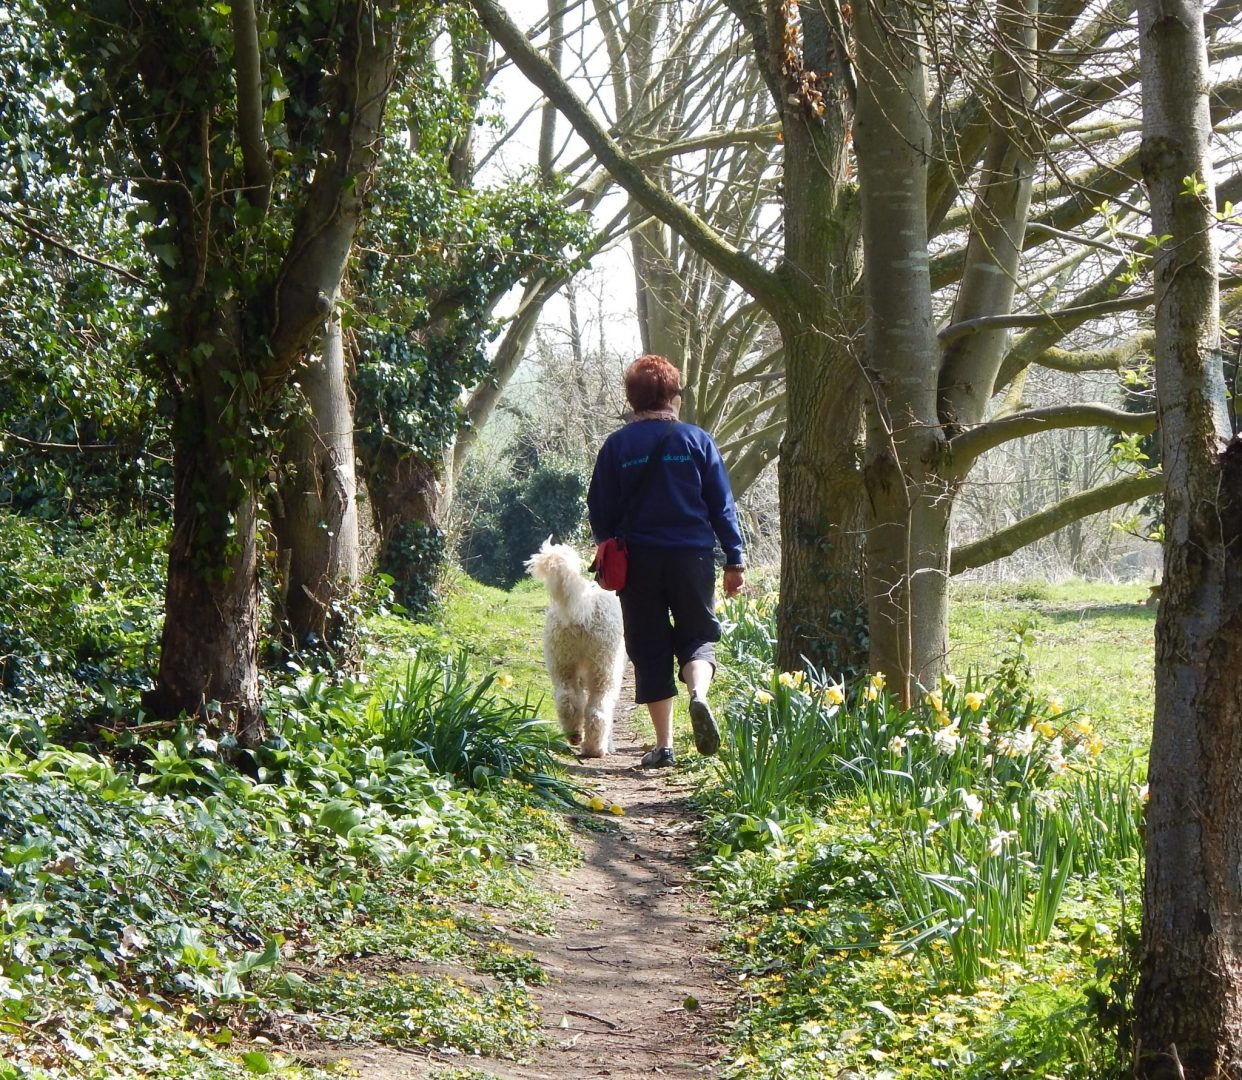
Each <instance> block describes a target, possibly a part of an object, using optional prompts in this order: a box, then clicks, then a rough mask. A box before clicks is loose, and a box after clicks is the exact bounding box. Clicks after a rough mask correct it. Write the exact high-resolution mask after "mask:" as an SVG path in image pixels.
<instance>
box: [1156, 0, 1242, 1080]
mask: <svg viewBox="0 0 1242 1080" xmlns="http://www.w3.org/2000/svg"><path fill="white" fill-rule="evenodd" d="M1138 11H1139V45H1140V50H1141V57H1142V69H1143V145H1142V162H1143V175H1144V180H1145V181H1146V184H1147V187H1148V190H1149V192H1150V195H1151V205H1152V226H1153V232H1154V234H1155V235H1156V236H1167V237H1169V239H1168V240H1167V241H1166V242H1165V243H1163V244H1161V245H1160V247H1159V248H1158V250H1157V251H1156V253H1155V285H1156V400H1157V410H1158V412H1159V416H1160V434H1161V447H1162V462H1163V468H1164V473H1165V496H1164V499H1165V502H1164V505H1165V537H1166V539H1165V557H1164V580H1163V590H1162V594H1161V603H1160V612H1159V615H1158V617H1157V620H1156V671H1155V673H1156V705H1155V718H1154V724H1153V728H1152V745H1151V762H1150V769H1149V774H1148V781H1149V785H1150V792H1151V797H1150V802H1149V803H1148V806H1147V864H1146V876H1145V880H1144V886H1143V898H1144V908H1143V947H1142V964H1141V971H1140V981H1139V988H1138V992H1137V994H1136V999H1135V1011H1136V1031H1137V1033H1138V1035H1139V1036H1140V1037H1141V1039H1142V1044H1141V1046H1140V1047H1139V1051H1140V1053H1139V1060H1138V1062H1137V1069H1138V1072H1137V1075H1139V1076H1141V1077H1143V1078H1144V1080H1173V1078H1174V1077H1177V1078H1183V1077H1184V1078H1186V1080H1208V1078H1213V1080H1221V1078H1227V1077H1237V1076H1240V1075H1242V872H1240V871H1239V867H1242V494H1240V493H1242V443H1240V442H1239V440H1238V439H1237V437H1236V436H1232V434H1231V431H1230V427H1229V419H1228V411H1227V405H1226V395H1225V384H1224V377H1223V370H1222V365H1221V361H1220V352H1219V326H1218V312H1219V298H1218V277H1219V274H1218V267H1217V261H1216V253H1215V249H1214V246H1213V227H1214V225H1215V217H1214V214H1213V209H1214V204H1213V190H1212V189H1213V178H1212V171H1211V159H1210V151H1209V137H1210V133H1211V120H1210V117H1209V112H1208V88H1209V86H1210V83H1211V80H1210V77H1209V72H1208V64H1207V51H1206V46H1205V40H1204V27H1203V8H1202V3H1201V0H1140V3H1139V5H1138Z"/></svg>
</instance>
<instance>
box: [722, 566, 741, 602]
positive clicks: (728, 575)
mask: <svg viewBox="0 0 1242 1080" xmlns="http://www.w3.org/2000/svg"><path fill="white" fill-rule="evenodd" d="M744 573H745V572H744V571H742V570H730V569H728V568H726V569H725V572H724V594H725V596H726V597H730V596H737V594H738V593H740V592H741V591H742V586H743V585H744V584H746V582H745V579H744Z"/></svg>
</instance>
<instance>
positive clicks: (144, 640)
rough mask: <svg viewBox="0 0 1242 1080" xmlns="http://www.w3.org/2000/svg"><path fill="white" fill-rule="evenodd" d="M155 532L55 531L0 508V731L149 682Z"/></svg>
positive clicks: (34, 724) (56, 716)
mask: <svg viewBox="0 0 1242 1080" xmlns="http://www.w3.org/2000/svg"><path fill="white" fill-rule="evenodd" d="M163 539H164V532H163V528H162V527H159V526H153V525H151V524H150V523H147V522H143V521H136V520H135V521H127V520H122V521H119V522H116V523H113V524H107V523H103V522H97V523H95V524H94V525H93V526H89V527H88V526H74V527H65V526H63V525H61V526H56V527H53V526H51V525H48V524H45V523H42V522H35V521H31V520H28V519H24V518H20V517H18V516H17V515H15V514H12V513H9V512H7V511H3V510H0V729H4V730H7V731H9V732H12V731H13V730H14V728H21V729H24V730H25V731H26V732H27V734H28V735H29V736H31V737H32V738H33V741H34V743H35V744H37V743H38V742H39V741H40V739H41V731H40V728H41V726H42V725H44V724H51V725H53V726H54V725H55V724H56V723H57V722H58V721H59V720H61V719H68V718H72V717H77V716H81V715H83V714H85V713H89V712H92V711H95V710H98V709H101V708H110V707H112V705H113V704H114V703H115V701H116V696H117V694H118V693H121V692H124V691H127V690H129V691H134V690H137V689H139V688H141V687H142V686H144V685H145V684H146V682H147V678H148V673H149V671H150V670H151V669H152V667H153V666H154V659H155V650H156V648H157V644H158V634H159V619H160V612H161V606H162V595H161V590H162V586H163V570H162V565H163V552H162V548H163Z"/></svg>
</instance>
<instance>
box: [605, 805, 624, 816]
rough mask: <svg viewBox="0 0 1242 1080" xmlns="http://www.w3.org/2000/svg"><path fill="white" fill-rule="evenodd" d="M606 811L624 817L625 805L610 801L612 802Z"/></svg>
mask: <svg viewBox="0 0 1242 1080" xmlns="http://www.w3.org/2000/svg"><path fill="white" fill-rule="evenodd" d="M608 813H610V814H616V815H617V817H624V816H625V807H623V806H621V805H619V804H618V803H612V804H611V805H610V806H609V807H608Z"/></svg>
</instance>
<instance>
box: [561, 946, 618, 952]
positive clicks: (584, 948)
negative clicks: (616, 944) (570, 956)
mask: <svg viewBox="0 0 1242 1080" xmlns="http://www.w3.org/2000/svg"><path fill="white" fill-rule="evenodd" d="M608 947H609V946H607V945H566V946H565V951H566V952H593V951H594V950H596V949H607V948H608Z"/></svg>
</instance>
